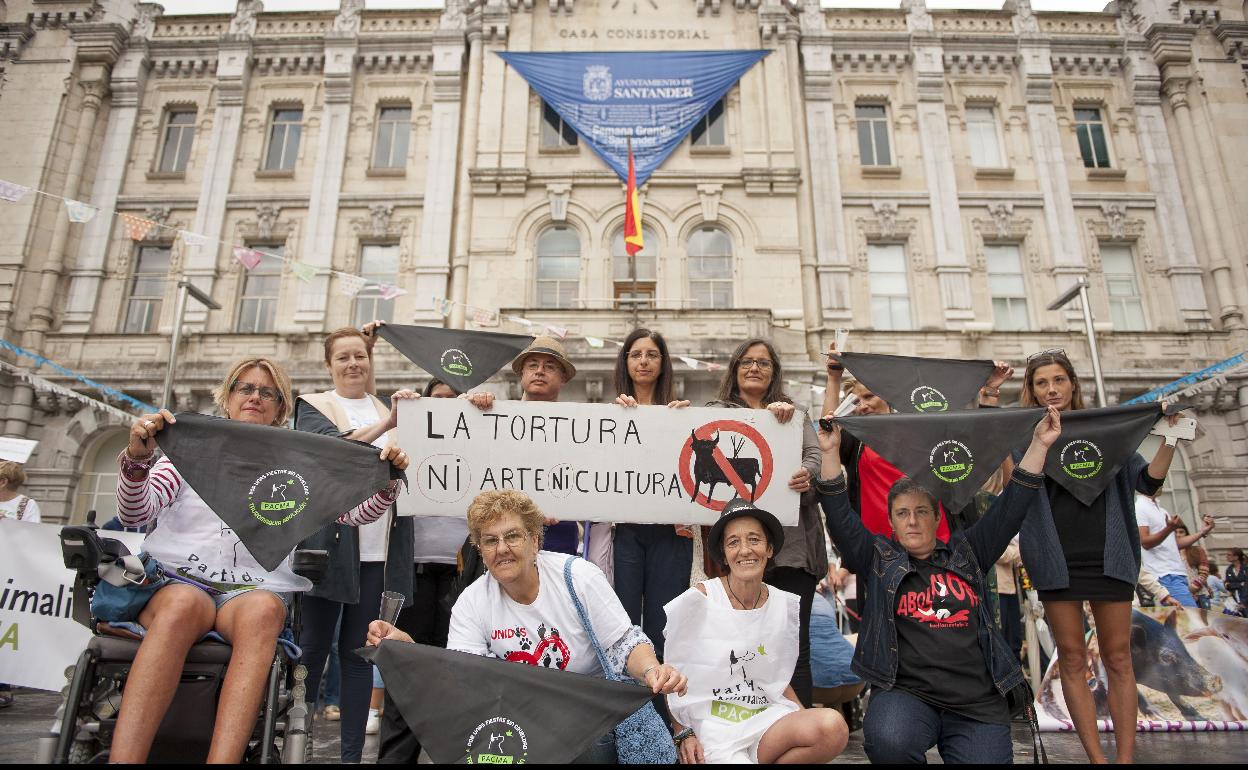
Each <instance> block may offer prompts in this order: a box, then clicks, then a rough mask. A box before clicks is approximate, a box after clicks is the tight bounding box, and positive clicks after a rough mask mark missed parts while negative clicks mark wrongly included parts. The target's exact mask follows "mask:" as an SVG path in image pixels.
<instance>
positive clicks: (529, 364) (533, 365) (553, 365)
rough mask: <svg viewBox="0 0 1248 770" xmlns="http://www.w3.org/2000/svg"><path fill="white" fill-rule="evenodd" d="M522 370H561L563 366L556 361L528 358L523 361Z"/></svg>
mask: <svg viewBox="0 0 1248 770" xmlns="http://www.w3.org/2000/svg"><path fill="white" fill-rule="evenodd" d="M524 370H525V371H526V372H558V371H562V370H563V367H562V366H560V365H559V363H558V362H557V361H538V360H536V359H533V358H530V359H529V360H528V361H525V362H524Z"/></svg>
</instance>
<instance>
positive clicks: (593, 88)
mask: <svg viewBox="0 0 1248 770" xmlns="http://www.w3.org/2000/svg"><path fill="white" fill-rule="evenodd" d="M582 90H583V91H584V92H585V98H586V99H589V100H590V101H594V102H605V101H606V100H608V99H610V98H611V68H610V67H607V66H606V65H602V64H594V65H591V66H589V67H586V68H585V78H584V80H583V81H582Z"/></svg>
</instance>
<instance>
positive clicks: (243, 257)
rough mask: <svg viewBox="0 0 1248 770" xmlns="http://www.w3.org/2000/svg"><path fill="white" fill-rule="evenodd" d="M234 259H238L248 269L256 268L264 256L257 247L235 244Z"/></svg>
mask: <svg viewBox="0 0 1248 770" xmlns="http://www.w3.org/2000/svg"><path fill="white" fill-rule="evenodd" d="M234 259H237V260H238V261H239V263H241V264H242V266H243V267H245V268H247V269H248V270H255V269H256V267H257V266H258V265H259V264H260V260H262V259H263V257H262V256H261V255H260V252H258V251H256V250H255V249H249V248H246V247H245V246H235V247H234Z"/></svg>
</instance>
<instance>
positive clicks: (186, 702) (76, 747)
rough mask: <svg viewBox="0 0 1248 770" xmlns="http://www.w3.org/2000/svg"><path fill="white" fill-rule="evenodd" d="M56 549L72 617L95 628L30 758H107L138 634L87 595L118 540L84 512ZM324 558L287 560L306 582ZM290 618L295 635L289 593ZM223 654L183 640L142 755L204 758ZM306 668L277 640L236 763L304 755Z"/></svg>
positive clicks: (226, 651)
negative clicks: (167, 697) (175, 672)
mask: <svg viewBox="0 0 1248 770" xmlns="http://www.w3.org/2000/svg"><path fill="white" fill-rule="evenodd" d="M61 549H62V554H63V556H64V559H65V566H66V567H68V568H70V569H71V570H73V571H74V572H75V579H74V600H73V601H74V604H73V608H74V619H75V620H77V621H78V622H80V623H83V624H84V625H86V626H87V627H88V628H90V629H92V631H93V632H94V634H95V636H93V637H92V639H91V641H90V643H89V644H88V645H87V648H86V649H85V650H83V652H82V654H81V655H80V656H79V657H78V662H77V663H76V664H75V665H74V666H73V667H72V668H69V669H66V679H67V680H68V685H67V686H66V687H65V689H63V690H62V691H61V692H62V695H63V696H64V697H63V699H62V702H61V705H60V706H59V708H58V709H57V712H56V717H55V720H54V722H53V725H52V728H51V730H50V732H49V734H48V735H47V736H46V737H44V738H41V739H40V741H39V747H38V752H37V757H36V761H37V762H39V763H41V764H87V763H102V762H107V761H108V756H109V751H110V747H111V744H112V736H113V731H114V729H115V728H116V725H117V715H118V714H119V713H120V710H121V699H122V696H123V694H124V690H125V685H126V677H127V676H128V674H129V672H130V667H131V665H133V663H134V658H135V655H136V654H138V651H139V644H140V641H141V639H140V638H138V637H137V636H135V635H133V634H130V633H127V632H125V631H118V630H116V629H113V628H111V627H110V626H108V625H107V624H104V623H101V622H98V621H97V619H95V618H93V617H91V610H90V600H91V596H92V594H93V593H94V590H95V587H96V586H97V585H98V584H99V582H100V579H101V577H100V575H101V572H102V569H101V567H102V565H103V567H108V566H109V565H111V564H113V563H114V562H117V561H118V560H119V559H121V558H122V556H123V555H125V554H127V553H128V552H127V551H126V549H125V547H124V545H123V544H121V542H120V541H117V540H111V539H108V538H102V537H100V535H99V534H97V530H96V527H95V526H94V522H93V521H91V520H90V519H89V520H88V524H87V525H86V526H70V527H64V528H63V529H62V530H61ZM327 562H328V559H327V556H326V553H325V551H296V552H295V555H294V558H293V567H294V571H295V573H296V574H299V575H302V576H304V577H306V578H308V579H309V580H311V581H312V582H314V583H315V582H317V581H318V580H319V579H320V578H321V577H323V576H324V573H325V569H326V566H327ZM290 618H291V620H290V625H289V630H290V631H291V632H292V634H293V638H294V639H298V637H299V595H298V594H296V595H295V599H294V602H293V603H292V607H291V615H290ZM230 654H231V648H230V646H229V645H228V644H224V643H222V642H218V641H206V640H204V641H200V642H198V643H196V644H195V645H194V646H193V647H191V650H190V652H189V653H188V654H187V657H186V662H185V664H184V666H183V669H182V677H181V680H180V681H179V683H178V687H177V692H176V693H175V694H174V697H173V701H172V702H171V703H170V705H169V710H168V712H166V714H165V717H164V720H163V721H162V722H161V724H160V727H159V729H158V730H157V732H156V737H155V739H154V741H153V742H152V748H151V751H150V753H149V754H148V762H149V763H166V762H168V763H179V764H182V763H198V764H202V763H203V762H204V761H205V760H206V759H207V756H208V749H209V746H210V745H211V742H212V734H213V728H214V726H215V722H216V713H217V699H218V697H219V695H220V691H221V686H222V684H223V682H224V681H225V674H226V669H227V668H228V666H229V663H230ZM306 676H307V671H306V670H305V669H304V667H303V666H302V665H299V662H298V659H297V658H295V657H292V655H291V652H290V651H289V650H288V649H286V648H285V645H283V644H282V643H280V642H279V644H278V646H277V651H276V653H275V654H274V657H273V664H272V666H270V668H269V676H268V682H267V685H266V688H265V693H264V698H263V700H262V702H261V705H260V712H259V714H258V715H257V719H256V727H255V729H254V731H253V732H252V736H251V739H250V741H249V742H248V745H247V750H246V752H245V754H244V757H243V762H245V763H248V764H279V763H280V764H302V763H304V762H305V760H306V759H307V758H308V753H309V739H310V736H311V732H312V719H311V714H310V713H309V706H308V703H307V701H308V693H307V692H306V690H305V688H304V684H303V680H304V679H305V677H306ZM314 699H315V695H314V694H313V701H314V702H315V700H314Z"/></svg>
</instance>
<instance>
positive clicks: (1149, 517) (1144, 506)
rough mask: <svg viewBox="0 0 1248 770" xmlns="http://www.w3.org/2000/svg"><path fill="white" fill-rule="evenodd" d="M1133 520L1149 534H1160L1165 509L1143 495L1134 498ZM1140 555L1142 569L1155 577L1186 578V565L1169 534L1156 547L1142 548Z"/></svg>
mask: <svg viewBox="0 0 1248 770" xmlns="http://www.w3.org/2000/svg"><path fill="white" fill-rule="evenodd" d="M1135 520H1136V523H1138V524H1139V525H1140V526H1141V527H1148V531H1149V532H1160V531H1161V530H1163V529H1165V528H1166V509H1164V508H1162V507H1161V506H1160V505H1158V504H1157V503H1155V502H1154V501H1153V500H1152V499H1151V498H1148V497H1145V496H1144V495H1136V497H1135ZM1140 554H1141V557H1142V560H1143V566H1144V569H1146V570H1148V571H1149V572H1151V573H1153V574H1154V575H1156V576H1157V577H1161V576H1162V575H1182V576H1184V577H1187V564H1186V563H1185V562H1184V561H1183V557H1182V556H1180V555H1179V543H1178V541H1177V540H1176V539H1175V537H1174V533H1173V532H1171V533H1170V534H1169V535H1167V536H1166V539H1165V540H1162V541H1161V542H1160V543H1158V544H1157V545H1156V546H1154V547H1152V548H1144V547H1142V546H1141V548H1140Z"/></svg>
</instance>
